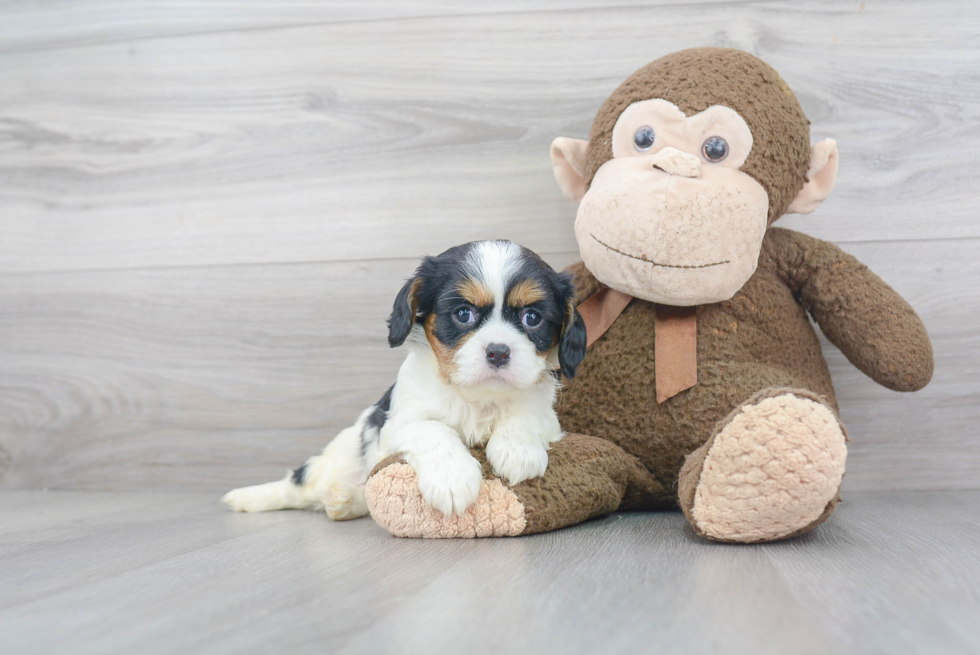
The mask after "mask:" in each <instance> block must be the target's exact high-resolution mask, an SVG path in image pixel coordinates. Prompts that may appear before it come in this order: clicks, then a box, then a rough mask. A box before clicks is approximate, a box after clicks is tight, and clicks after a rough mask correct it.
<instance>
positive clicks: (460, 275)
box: [388, 241, 585, 389]
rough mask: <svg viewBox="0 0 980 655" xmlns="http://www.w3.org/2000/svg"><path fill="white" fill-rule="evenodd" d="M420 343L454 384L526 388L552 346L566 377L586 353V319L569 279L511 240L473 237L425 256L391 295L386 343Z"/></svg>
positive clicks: (544, 365)
mask: <svg viewBox="0 0 980 655" xmlns="http://www.w3.org/2000/svg"><path fill="white" fill-rule="evenodd" d="M409 335H414V336H413V339H414V340H415V341H417V342H418V343H420V344H427V345H428V347H430V348H431V349H432V352H433V353H434V354H435V356H436V360H437V361H438V362H439V372H440V374H441V375H442V377H443V379H445V380H446V381H447V382H449V383H451V384H454V385H457V386H466V387H472V386H491V387H492V386H500V385H509V386H512V387H517V388H521V389H524V388H528V387H530V386H532V385H533V384H535V383H536V382H538V381H539V380H540V379H541V377H542V375H544V374H545V372H546V371H547V370H548V368H549V366H548V363H547V360H548V355H549V353H551V352H552V351H553V350H556V351H557V356H558V362H559V365H560V368H561V372H562V373H563V374H564V375H565V377H568V378H571V377H573V376H574V375H575V370H576V368H577V367H578V365H579V364H580V363H581V362H582V359H583V358H584V357H585V324H584V323H583V321H582V317H581V316H579V314H578V312H577V311H576V310H575V289H574V286H573V285H572V280H571V276H569V275H568V274H565V273H557V272H555V270H554V269H552V268H551V267H550V266H548V265H547V264H546V263H545V262H544V261H542V260H541V258H540V257H538V256H537V255H536V254H534V253H533V252H531V251H530V250H528V249H527V248H523V247H521V246H519V245H517V244H515V243H511V242H510V241H474V242H472V243H467V244H464V245H462V246H456V247H455V248H450V249H449V250H447V251H446V252H444V253H442V254H441V255H439V256H437V257H426V258H425V259H424V260H423V261H422V264H421V265H420V266H419V268H418V270H417V271H416V273H415V276H414V277H412V278H411V279H410V280H408V281H407V282H406V283H405V286H404V287H402V290H401V291H400V292H399V293H398V297H397V298H396V299H395V305H394V308H393V309H392V312H391V317H390V318H389V319H388V343H389V344H390V345H391V346H392V347H395V346H400V345H401V344H402V343H404V342H405V340H406V339H407V338H408V337H409Z"/></svg>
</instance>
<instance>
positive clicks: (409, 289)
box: [388, 275, 422, 348]
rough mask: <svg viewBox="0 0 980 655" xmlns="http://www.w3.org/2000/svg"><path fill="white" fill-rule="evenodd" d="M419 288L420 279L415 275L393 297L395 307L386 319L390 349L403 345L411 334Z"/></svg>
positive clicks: (416, 311) (417, 304)
mask: <svg viewBox="0 0 980 655" xmlns="http://www.w3.org/2000/svg"><path fill="white" fill-rule="evenodd" d="M421 286H422V278H420V277H419V276H417V275H416V276H415V277H413V278H412V279H410V280H409V281H407V282H406V283H405V286H403V287H402V290H401V291H399V292H398V295H397V296H396V297H395V305H394V306H393V307H392V308H391V316H389V317H388V345H389V346H391V347H392V348H397V347H398V346H400V345H402V344H403V343H405V339H407V338H408V335H409V334H411V332H412V326H414V325H415V317H416V314H417V313H418V308H419V301H418V293H419V287H421Z"/></svg>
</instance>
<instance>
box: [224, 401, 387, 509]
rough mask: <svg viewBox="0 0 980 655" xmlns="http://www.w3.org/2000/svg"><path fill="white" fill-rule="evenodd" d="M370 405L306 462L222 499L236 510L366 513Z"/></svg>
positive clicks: (228, 494) (229, 493) (235, 491)
mask: <svg viewBox="0 0 980 655" xmlns="http://www.w3.org/2000/svg"><path fill="white" fill-rule="evenodd" d="M373 410H374V407H369V408H368V409H366V410H365V411H364V413H363V414H361V418H360V419H358V422H357V423H356V424H354V425H353V426H351V427H349V428H347V429H346V430H343V431H341V433H340V434H338V435H337V437H336V438H335V439H334V440H333V441H331V442H330V444H329V445H327V447H326V448H325V449H324V451H323V454H321V455H317V456H315V457H311V458H310V459H308V460H306V464H303V465H302V466H301V467H299V468H298V469H296V470H295V471H290V472H289V473H287V474H286V477H285V478H283V479H282V480H279V481H278V482H268V483H266V484H257V485H255V486H254V487H242V488H241V489H235V490H234V491H229V492H228V493H227V494H225V496H224V498H222V499H221V500H222V502H224V503H225V504H226V505H228V506H229V507H231V508H232V509H233V510H235V511H236V512H269V511H272V510H276V509H321V508H322V509H323V510H324V511H325V512H326V513H327V516H329V517H330V518H332V519H333V520H335V521H346V520H347V519H356V518H358V517H360V516H367V514H368V509H367V501H366V500H365V498H364V481H365V480H366V479H367V471H365V470H364V468H365V464H364V455H363V452H362V446H361V433H362V431H363V429H364V422H365V421H366V420H367V416H368V415H369V414H370V413H371V412H372V411H373Z"/></svg>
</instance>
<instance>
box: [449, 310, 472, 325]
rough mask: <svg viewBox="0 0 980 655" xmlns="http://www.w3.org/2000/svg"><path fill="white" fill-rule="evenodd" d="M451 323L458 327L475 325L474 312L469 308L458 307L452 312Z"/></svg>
mask: <svg viewBox="0 0 980 655" xmlns="http://www.w3.org/2000/svg"><path fill="white" fill-rule="evenodd" d="M453 321H454V322H455V323H457V324H458V325H473V324H474V323H476V312H474V311H473V310H472V309H470V308H469V307H460V308H459V309H457V310H456V311H455V312H453Z"/></svg>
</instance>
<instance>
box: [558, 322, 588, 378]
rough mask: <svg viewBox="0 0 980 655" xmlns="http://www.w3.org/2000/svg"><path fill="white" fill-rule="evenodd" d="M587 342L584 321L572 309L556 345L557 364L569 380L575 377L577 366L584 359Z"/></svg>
mask: <svg viewBox="0 0 980 655" xmlns="http://www.w3.org/2000/svg"><path fill="white" fill-rule="evenodd" d="M587 342H588V340H587V336H586V334H585V321H583V320H582V316H581V314H579V313H578V310H577V309H574V308H573V309H572V320H571V322H570V323H566V325H565V329H564V331H563V332H562V333H561V341H560V342H559V344H558V363H559V364H561V374H562V375H564V376H565V377H566V378H568V379H569V380H571V379H572V378H573V377H575V372H576V371H577V370H578V365H579V364H581V363H582V360H583V359H585V345H586V343H587Z"/></svg>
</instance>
